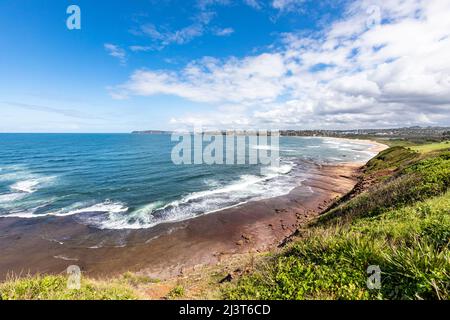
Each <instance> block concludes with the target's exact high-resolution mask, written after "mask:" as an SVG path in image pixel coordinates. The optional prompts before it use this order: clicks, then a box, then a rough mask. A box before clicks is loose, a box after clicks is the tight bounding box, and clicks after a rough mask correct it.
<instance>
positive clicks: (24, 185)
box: [10, 179, 39, 193]
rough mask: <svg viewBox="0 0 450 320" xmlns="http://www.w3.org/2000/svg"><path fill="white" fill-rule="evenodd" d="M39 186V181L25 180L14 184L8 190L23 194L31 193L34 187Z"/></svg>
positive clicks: (34, 189)
mask: <svg viewBox="0 0 450 320" xmlns="http://www.w3.org/2000/svg"><path fill="white" fill-rule="evenodd" d="M38 185H39V180H36V179H34V180H26V181H19V182H16V183H14V184H13V185H12V186H11V187H10V188H11V189H12V190H16V191H20V192H25V193H33V192H35V191H36V187H37V186H38Z"/></svg>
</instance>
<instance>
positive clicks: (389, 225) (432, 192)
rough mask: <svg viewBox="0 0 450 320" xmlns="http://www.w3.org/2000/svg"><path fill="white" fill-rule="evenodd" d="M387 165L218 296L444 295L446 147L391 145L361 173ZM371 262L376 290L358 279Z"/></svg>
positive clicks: (449, 233)
mask: <svg viewBox="0 0 450 320" xmlns="http://www.w3.org/2000/svg"><path fill="white" fill-rule="evenodd" d="M387 169H388V170H390V171H389V173H388V178H387V179H384V180H381V181H378V183H376V184H375V185H374V186H372V187H370V188H369V190H367V191H365V192H363V193H360V194H358V195H356V196H355V197H353V198H351V197H349V198H347V200H346V201H344V202H342V203H341V204H340V205H339V206H338V207H336V208H333V209H332V210H330V211H329V212H328V213H327V214H325V215H324V216H322V217H321V218H320V219H319V220H318V221H317V222H316V223H314V224H313V225H312V226H311V227H310V228H309V229H307V230H306V231H304V232H303V233H302V238H300V239H299V240H297V241H296V242H294V243H293V244H292V245H291V246H290V247H289V248H287V249H286V250H284V251H283V252H282V253H279V254H277V255H274V256H272V257H271V258H269V259H267V260H266V262H265V263H263V264H261V265H259V266H258V268H257V271H256V272H254V273H253V274H251V275H248V276H245V277H243V278H241V279H240V280H239V281H238V282H237V283H234V284H230V285H229V286H228V287H226V288H225V289H224V292H223V294H224V298H226V299H450V250H449V245H450V192H449V191H447V190H449V187H450V152H437V153H432V154H430V155H427V156H423V155H420V154H418V153H416V152H413V151H411V150H407V149H405V148H400V147H394V148H391V149H388V150H386V151H384V152H382V153H381V154H380V155H379V156H378V157H377V158H376V159H373V160H372V161H371V162H369V163H368V165H367V166H366V168H365V170H364V172H365V173H364V176H365V177H367V176H371V175H378V174H381V175H383V174H386V173H385V171H386V170H387ZM371 265H376V266H379V267H380V269H381V272H382V274H381V289H379V290H377V289H374V290H370V289H368V288H367V285H366V282H367V279H368V274H367V268H368V266H371Z"/></svg>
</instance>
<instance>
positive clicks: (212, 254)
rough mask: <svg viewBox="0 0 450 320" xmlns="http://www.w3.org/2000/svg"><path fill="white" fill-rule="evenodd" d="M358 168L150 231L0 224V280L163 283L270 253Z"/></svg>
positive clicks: (48, 220) (314, 172)
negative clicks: (43, 277)
mask: <svg viewBox="0 0 450 320" xmlns="http://www.w3.org/2000/svg"><path fill="white" fill-rule="evenodd" d="M380 148H381V147H380ZM380 150H381V149H380ZM374 151H375V150H374ZM360 166H361V164H355V163H353V164H342V165H333V166H314V167H313V168H312V169H311V170H310V172H309V173H310V177H309V178H308V179H307V180H305V181H303V183H302V186H301V187H298V188H296V189H294V190H293V191H292V192H291V193H290V194H288V195H286V196H282V197H277V198H272V199H268V200H261V201H254V202H249V203H246V204H243V205H240V206H237V207H234V208H230V209H225V210H222V211H219V212H215V213H210V214H207V215H203V216H199V217H197V218H193V219H190V220H186V221H182V222H175V223H166V224H161V225H158V226H155V227H153V228H150V229H142V230H98V229H95V228H92V227H89V226H86V225H83V224H82V223H79V222H78V221H77V219H76V217H44V218H39V219H29V220H25V219H16V218H2V219H0V254H1V256H0V280H3V279H4V278H5V277H6V276H7V274H8V273H13V274H15V275H27V274H36V273H65V270H66V268H67V267H68V266H69V265H78V266H80V268H81V269H82V271H83V272H84V274H85V275H86V276H91V277H108V276H114V275H117V274H121V273H123V272H126V271H141V272H143V273H145V274H147V275H149V276H152V277H155V278H160V279H163V278H168V277H173V276H176V275H180V274H182V273H184V272H187V271H189V270H192V269H195V268H196V267H197V266H200V265H205V264H214V263H216V262H219V261H221V260H222V259H226V258H227V257H229V256H231V255H234V254H239V253H248V252H260V251H266V250H270V249H271V248H274V247H277V246H278V245H279V244H280V243H281V242H282V241H283V240H284V239H285V238H286V237H287V236H289V235H291V234H292V233H293V232H295V230H296V229H297V228H298V227H300V226H302V225H305V224H306V223H307V222H308V221H309V220H311V219H313V218H314V217H316V216H317V215H318V214H319V213H320V212H321V211H323V210H324V209H326V207H327V206H328V205H330V204H331V203H332V202H333V201H334V199H336V198H337V197H339V196H341V195H343V194H345V193H347V192H349V191H350V190H351V189H352V188H353V187H354V185H355V184H356V182H357V176H358V169H359V167H360Z"/></svg>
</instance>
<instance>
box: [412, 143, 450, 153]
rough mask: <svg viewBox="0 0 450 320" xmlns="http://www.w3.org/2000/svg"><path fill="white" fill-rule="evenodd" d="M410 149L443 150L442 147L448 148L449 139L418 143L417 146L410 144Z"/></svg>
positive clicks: (422, 150) (449, 145)
mask: <svg viewBox="0 0 450 320" xmlns="http://www.w3.org/2000/svg"><path fill="white" fill-rule="evenodd" d="M410 148H411V149H412V150H414V151H417V152H420V153H427V152H431V151H436V150H443V149H450V141H443V142H440V143H430V144H425V145H419V146H411V147H410Z"/></svg>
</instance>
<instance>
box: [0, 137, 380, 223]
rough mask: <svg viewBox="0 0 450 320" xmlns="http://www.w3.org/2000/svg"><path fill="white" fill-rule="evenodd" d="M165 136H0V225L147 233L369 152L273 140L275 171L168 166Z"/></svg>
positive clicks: (278, 190) (332, 142) (321, 141)
mask: <svg viewBox="0 0 450 320" xmlns="http://www.w3.org/2000/svg"><path fill="white" fill-rule="evenodd" d="M175 144H176V142H172V141H171V137H170V135H132V134H0V218H1V217H17V218H22V219H38V218H39V217H48V216H73V217H74V218H75V219H77V221H79V222H81V223H84V224H87V225H89V226H92V227H96V228H101V229H136V228H149V227H152V226H154V225H156V224H159V223H164V222H168V221H178V220H183V219H188V218H192V217H194V216H197V215H201V214H207V213H211V212H214V211H217V210H220V209H224V208H227V207H231V206H235V205H238V204H241V203H245V202H248V201H251V200H257V199H264V198H270V197H276V196H280V195H284V194H287V193H289V192H290V191H291V190H292V189H293V188H295V187H297V186H299V185H301V181H302V180H304V179H305V178H306V177H307V176H308V174H310V173H309V168H310V167H311V162H314V163H339V162H348V161H367V160H368V159H369V158H371V157H372V156H373V153H371V152H368V151H367V149H368V144H367V143H363V142H348V141H344V140H336V139H326V138H298V137H281V138H280V159H281V160H280V167H278V168H274V170H266V171H264V172H265V173H264V174H262V173H261V166H260V165H205V164H204V165H175V164H173V163H172V161H171V151H172V148H173V146H174V145H175Z"/></svg>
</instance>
